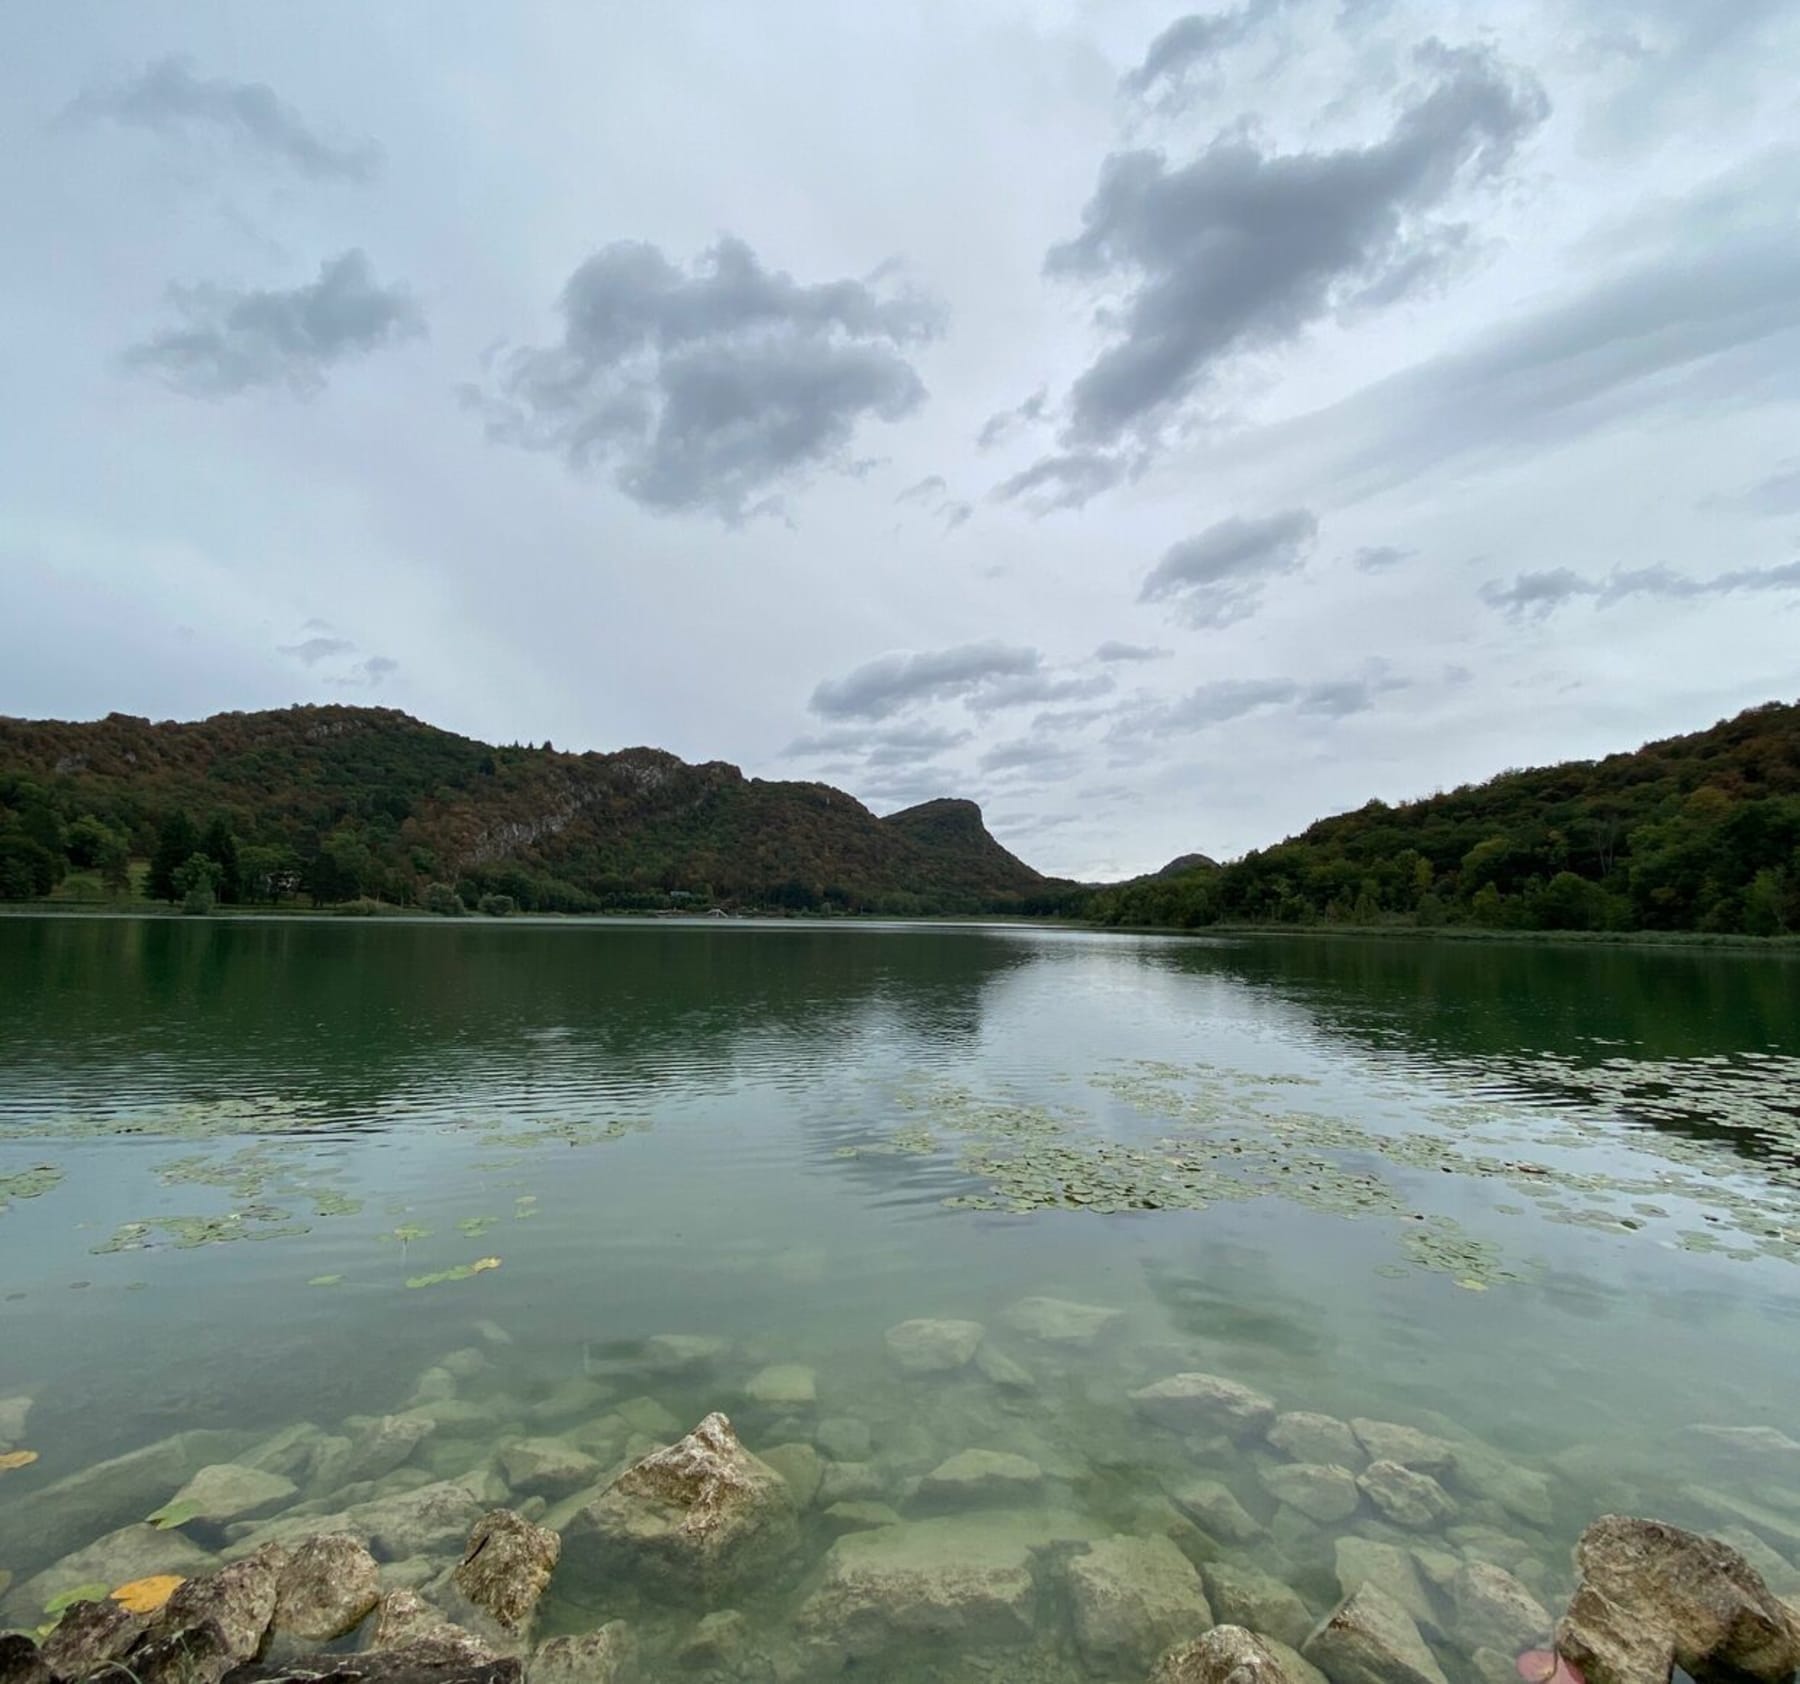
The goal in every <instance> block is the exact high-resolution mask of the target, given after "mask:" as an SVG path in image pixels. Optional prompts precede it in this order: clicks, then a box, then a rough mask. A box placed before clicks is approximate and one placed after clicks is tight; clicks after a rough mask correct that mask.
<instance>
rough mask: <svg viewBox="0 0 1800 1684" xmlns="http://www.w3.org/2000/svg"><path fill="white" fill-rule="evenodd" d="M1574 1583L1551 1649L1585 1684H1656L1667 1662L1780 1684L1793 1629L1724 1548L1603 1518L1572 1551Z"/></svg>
mask: <svg viewBox="0 0 1800 1684" xmlns="http://www.w3.org/2000/svg"><path fill="white" fill-rule="evenodd" d="M1575 1565H1576V1568H1577V1570H1578V1572H1579V1573H1580V1576H1581V1582H1580V1583H1579V1584H1578V1585H1577V1586H1576V1590H1575V1595H1574V1597H1573V1598H1572V1599H1571V1600H1570V1603H1569V1606H1568V1610H1567V1611H1566V1612H1565V1613H1564V1615H1563V1617H1562V1619H1561V1620H1560V1621H1559V1622H1558V1623H1557V1627H1556V1647H1557V1650H1558V1652H1559V1653H1561V1654H1562V1655H1565V1656H1566V1657H1567V1658H1568V1659H1569V1660H1571V1661H1573V1662H1574V1663H1575V1664H1576V1665H1577V1666H1579V1667H1580V1668H1581V1669H1582V1672H1583V1674H1584V1675H1585V1676H1586V1678H1587V1680H1588V1684H1664V1681H1665V1680H1666V1679H1667V1678H1668V1676H1669V1664H1670V1662H1671V1661H1673V1662H1674V1663H1675V1664H1677V1665H1679V1666H1680V1667H1681V1668H1682V1670H1683V1671H1685V1672H1687V1673H1689V1674H1691V1675H1692V1676H1693V1677H1695V1678H1702V1679H1704V1678H1707V1677H1717V1676H1719V1675H1721V1674H1729V1675H1732V1676H1736V1677H1740V1678H1743V1679H1749V1680H1755V1681H1757V1684H1784V1681H1785V1680H1786V1679H1788V1678H1789V1677H1790V1676H1791V1675H1792V1673H1793V1672H1794V1671H1795V1669H1796V1668H1800V1630H1797V1629H1796V1627H1795V1624H1794V1620H1793V1617H1792V1615H1791V1613H1790V1611H1789V1610H1788V1609H1787V1608H1786V1607H1785V1606H1784V1605H1783V1604H1782V1603H1781V1602H1780V1601H1779V1600H1777V1598H1776V1597H1775V1595H1774V1594H1773V1593H1772V1592H1771V1591H1770V1590H1769V1588H1768V1586H1767V1585H1765V1584H1764V1583H1763V1581H1762V1579H1761V1577H1760V1576H1759V1575H1758V1574H1757V1572H1756V1570H1755V1569H1754V1568H1753V1567H1751V1566H1750V1564H1749V1563H1748V1562H1747V1561H1745V1560H1744V1558H1743V1557H1742V1556H1741V1555H1739V1554H1738V1552H1737V1551H1736V1550H1734V1549H1732V1548H1731V1547H1730V1545H1728V1544H1722V1543H1720V1542H1718V1540H1717V1539H1713V1538H1703V1537H1700V1536H1699V1535H1698V1534H1696V1533H1693V1532H1686V1531H1683V1530H1682V1529H1681V1528H1680V1527H1678V1526H1667V1525H1664V1524H1663V1523H1662V1522H1661V1521H1655V1520H1639V1519H1633V1518H1630V1517H1628V1516H1624V1515H1603V1516H1602V1517H1601V1518H1600V1519H1599V1520H1596V1521H1595V1522H1594V1523H1593V1525H1591V1526H1590V1527H1588V1529H1587V1530H1586V1531H1585V1532H1583V1533H1582V1535H1581V1541H1580V1542H1579V1543H1578V1544H1577V1545H1576V1546H1575Z"/></svg>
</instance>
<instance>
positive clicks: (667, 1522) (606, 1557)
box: [564, 1414, 799, 1590]
mask: <svg viewBox="0 0 1800 1684" xmlns="http://www.w3.org/2000/svg"><path fill="white" fill-rule="evenodd" d="M798 1535H799V1527H798V1521H797V1519H796V1515H795V1505H794V1498H793V1493H792V1492H791V1491H790V1490H789V1488H788V1484H787V1481H786V1480H784V1479H783V1478H782V1477H781V1475H780V1474H778V1473H777V1472H776V1471H775V1470H774V1469H773V1468H771V1467H770V1466H769V1465H768V1464H767V1463H766V1462H763V1461H760V1460H759V1459H758V1458H757V1457H755V1456H752V1455H751V1454H750V1452H749V1451H747V1450H746V1449H745V1448H744V1447H743V1445H741V1444H740V1443H739V1442H738V1439H737V1435H736V1434H735V1433H734V1432H733V1431H732V1430H731V1423H730V1421H728V1420H727V1419H726V1418H725V1417H724V1416H723V1415H719V1414H713V1415H708V1416H707V1417H706V1419H705V1420H703V1421H702V1422H701V1423H700V1425H699V1426H698V1427H696V1428H695V1429H694V1430H693V1431H692V1432H691V1433H689V1434H688V1435H687V1437H686V1438H684V1439H682V1440H681V1441H680V1442H679V1443H677V1444H673V1445H671V1446H669V1448H668V1449H666V1450H659V1451H656V1452H654V1453H653V1454H651V1455H649V1456H646V1457H645V1458H644V1459H643V1460H642V1461H640V1462H637V1463H634V1464H633V1465H632V1466H631V1467H629V1468H627V1469H626V1470H625V1472H624V1473H622V1474H620V1475H619V1477H618V1478H617V1479H616V1480H614V1481H613V1482H612V1484H611V1485H609V1486H608V1487H607V1488H606V1490H605V1491H604V1492H602V1493H601V1495H600V1496H599V1497H598V1498H596V1499H595V1500H594V1501H593V1502H591V1503H589V1504H588V1505H587V1506H586V1507H585V1508H583V1509H582V1510H581V1511H580V1512H579V1513H578V1514H577V1515H576V1516H575V1517H574V1519H573V1520H572V1521H571V1522H570V1523H569V1529H568V1534H567V1536H566V1538H565V1540H564V1542H565V1544H566V1545H567V1547H568V1550H569V1553H570V1555H571V1557H573V1558H577V1559H579V1560H580V1561H581V1563H582V1570H583V1571H584V1572H590V1573H607V1572H614V1571H621V1570H623V1571H626V1572H634V1573H640V1574H644V1575H646V1576H648V1577H649V1578H650V1579H652V1580H655V1579H658V1578H661V1579H664V1580H672V1581H675V1582H676V1583H678V1584H681V1585H684V1586H687V1587H698V1588H702V1589H708V1590H710V1589H713V1588H716V1587H718V1586H721V1585H724V1584H728V1583H731V1582H733V1581H735V1580H737V1579H740V1578H743V1577H746V1576H749V1575H751V1574H753V1573H758V1572H766V1571H771V1570H773V1569H774V1568H775V1567H777V1566H779V1565H780V1563H781V1562H782V1561H783V1560H784V1559H785V1558H786V1556H787V1555H788V1554H789V1553H790V1552H791V1551H792V1549H793V1547H794V1545H795V1543H796V1542H797V1540H798Z"/></svg>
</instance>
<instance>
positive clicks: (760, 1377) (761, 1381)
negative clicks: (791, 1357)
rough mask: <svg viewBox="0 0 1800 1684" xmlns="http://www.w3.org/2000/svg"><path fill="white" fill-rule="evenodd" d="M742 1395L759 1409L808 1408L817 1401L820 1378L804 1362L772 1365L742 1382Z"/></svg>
mask: <svg viewBox="0 0 1800 1684" xmlns="http://www.w3.org/2000/svg"><path fill="white" fill-rule="evenodd" d="M744 1396H745V1397H747V1398H748V1399H749V1400H750V1401H751V1402H752V1403H753V1404H755V1405H756V1406H757V1407H758V1408H759V1409H811V1408H813V1407H814V1406H815V1405H816V1404H817V1403H818V1401H819V1377H818V1375H817V1374H815V1373H814V1372H813V1370H812V1369H810V1368H808V1367H806V1366H805V1364H804V1363H798V1362H777V1363H771V1364H770V1365H769V1366H768V1367H767V1368H763V1369H759V1370H758V1371H757V1372H756V1373H755V1374H753V1375H751V1376H750V1378H749V1379H748V1380H747V1381H746V1382H745V1383H744Z"/></svg>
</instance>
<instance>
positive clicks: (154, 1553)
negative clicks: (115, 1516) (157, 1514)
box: [8, 1515, 218, 1613]
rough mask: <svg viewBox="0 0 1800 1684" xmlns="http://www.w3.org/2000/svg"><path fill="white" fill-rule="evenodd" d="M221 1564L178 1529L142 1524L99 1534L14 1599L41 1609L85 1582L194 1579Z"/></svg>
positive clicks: (23, 1587)
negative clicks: (170, 1577) (168, 1575)
mask: <svg viewBox="0 0 1800 1684" xmlns="http://www.w3.org/2000/svg"><path fill="white" fill-rule="evenodd" d="M11 1525H12V1517H11V1516H10V1515H9V1516H8V1528H9V1535H12V1536H17V1535H19V1534H12V1533H11V1532H10V1528H11ZM24 1535H26V1536H29V1534H24ZM217 1565H218V1558H217V1557H216V1556H212V1555H208V1554H207V1552H206V1551H205V1550H203V1549H201V1548H200V1546H199V1545H198V1544H195V1543H193V1542H192V1541H191V1540H189V1539H187V1538H184V1537H183V1536H182V1535H181V1534H180V1533H179V1532H161V1531H158V1530H157V1529H156V1528H155V1527H154V1526H147V1525H144V1524H143V1523H142V1522H140V1523H139V1524H137V1525H136V1526H122V1527H120V1528H119V1530H118V1531H116V1532H109V1533H107V1535H106V1536H105V1537H104V1538H96V1539H95V1540H94V1542H93V1543H91V1544H89V1545H87V1547H86V1548H85V1549H79V1550H76V1551H74V1552H73V1553H72V1554H70V1555H65V1556H64V1557H63V1558H62V1560H60V1561H58V1562H57V1563H56V1564H55V1565H54V1566H51V1567H46V1568H45V1569H44V1570H43V1572H41V1573H38V1574H35V1575H34V1576H33V1577H31V1578H29V1579H27V1580H25V1582H24V1583H23V1584H21V1585H19V1586H17V1587H16V1588H15V1589H14V1591H13V1592H12V1596H11V1599H10V1600H11V1603H12V1605H14V1606H16V1607H19V1608H22V1609H24V1610H26V1611H27V1612H28V1613H36V1612H38V1611H41V1610H42V1609H43V1608H44V1606H45V1605H46V1604H47V1603H49V1602H50V1601H52V1600H53V1599H54V1598H56V1597H58V1596H61V1595H63V1594H64V1593H65V1592H68V1591H71V1590H74V1589H75V1588H76V1587H77V1586H80V1585H92V1584H106V1585H108V1586H111V1585H122V1584H125V1583H127V1582H128V1581H130V1580H132V1579H148V1578H153V1577H155V1576H156V1575H158V1574H162V1573H174V1574H178V1575H179V1576H180V1577H182V1578H184V1579H191V1578H193V1577H194V1576H195V1575H196V1574H200V1573H206V1572H209V1571H210V1570H211V1569H212V1568H214V1567H216V1566H217Z"/></svg>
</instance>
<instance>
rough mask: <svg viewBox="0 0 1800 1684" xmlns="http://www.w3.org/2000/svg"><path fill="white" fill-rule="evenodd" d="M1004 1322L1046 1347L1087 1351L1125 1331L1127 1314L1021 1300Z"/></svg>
mask: <svg viewBox="0 0 1800 1684" xmlns="http://www.w3.org/2000/svg"><path fill="white" fill-rule="evenodd" d="M1000 1319H1001V1320H1002V1321H1004V1322H1005V1323H1006V1325H1007V1326H1008V1327H1010V1328H1011V1329H1012V1330H1013V1331H1014V1332H1015V1333H1022V1334H1024V1335H1025V1336H1026V1337H1027V1338H1030V1339H1038V1340H1041V1341H1042V1342H1043V1343H1044V1344H1046V1345H1062V1346H1064V1347H1066V1348H1068V1349H1071V1350H1086V1349H1088V1348H1089V1347H1091V1346H1093V1345H1095V1344H1097V1343H1098V1342H1099V1341H1100V1340H1101V1339H1103V1338H1105V1337H1106V1335H1107V1334H1109V1333H1116V1332H1117V1331H1118V1330H1119V1329H1120V1328H1121V1327H1123V1326H1124V1325H1125V1312H1124V1311H1123V1310H1115V1309H1111V1308H1108V1307H1107V1306H1105V1305H1100V1304H1076V1303H1073V1302H1071V1301H1070V1300H1069V1299H1067V1298H1021V1299H1020V1300H1019V1301H1018V1303H1016V1304H1014V1305H1013V1306H1012V1307H1011V1308H1010V1309H1009V1310H1007V1311H1006V1313H1005V1314H1004V1315H1003V1316H1002V1317H1001V1318H1000Z"/></svg>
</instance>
